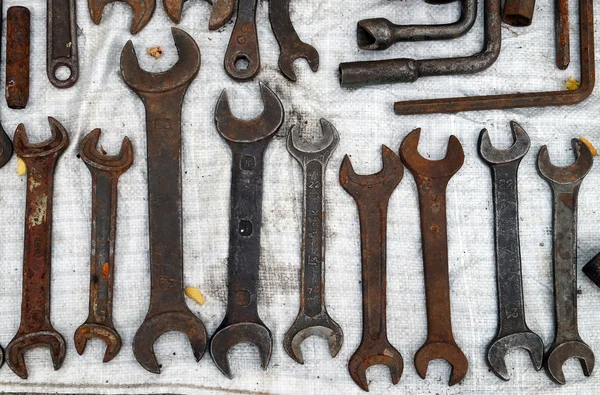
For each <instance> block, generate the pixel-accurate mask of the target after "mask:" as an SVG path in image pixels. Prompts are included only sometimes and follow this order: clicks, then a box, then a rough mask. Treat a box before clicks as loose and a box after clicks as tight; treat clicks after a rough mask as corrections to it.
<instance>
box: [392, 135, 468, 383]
mask: <svg viewBox="0 0 600 395" xmlns="http://www.w3.org/2000/svg"><path fill="white" fill-rule="evenodd" d="M420 135H421V129H415V130H413V131H412V132H410V133H409V134H408V135H407V136H406V137H405V138H404V140H403V141H402V145H401V146H400V157H401V158H402V161H403V162H404V165H405V166H406V167H407V168H408V170H410V172H411V173H412V175H413V177H414V178H415V182H416V184H417V191H418V193H419V211H420V214H421V239H422V243H423V265H424V276H425V298H426V303H427V340H426V341H425V344H423V346H421V348H420V349H419V350H418V351H417V353H416V354H415V368H416V369H417V373H418V374H419V376H421V378H423V379H424V378H425V376H426V375H427V367H428V365H429V362H430V361H432V360H434V359H444V360H446V361H447V362H448V363H449V364H450V365H452V373H451V374H450V381H449V383H448V384H449V385H454V384H457V383H459V382H460V381H462V379H463V378H464V377H465V375H466V374H467V371H468V368H469V362H468V361H467V357H466V356H465V354H464V353H463V352H462V350H461V349H460V348H459V347H458V345H457V344H456V341H455V340H454V335H453V334H452V318H451V308H450V278H449V274H448V236H447V228H446V187H447V185H448V182H449V181H450V179H451V178H452V176H453V175H454V174H456V172H457V171H458V170H459V169H460V168H461V167H462V165H463V162H464V160H465V154H464V152H463V149H462V146H461V144H460V141H458V139H457V138H456V137H455V136H450V140H449V141H448V148H447V151H446V157H445V158H444V159H441V160H435V161H432V160H428V159H425V158H423V157H422V156H421V154H419V150H418V145H419V137H420Z"/></svg>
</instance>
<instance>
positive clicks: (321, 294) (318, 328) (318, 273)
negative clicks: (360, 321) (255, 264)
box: [283, 118, 344, 364]
mask: <svg viewBox="0 0 600 395" xmlns="http://www.w3.org/2000/svg"><path fill="white" fill-rule="evenodd" d="M321 130H322V131H323V135H322V136H321V137H320V139H318V140H317V141H314V140H307V139H301V138H300V132H299V129H298V127H297V126H296V125H294V126H293V127H292V129H291V130H290V132H289V133H288V137H287V149H288V152H289V153H290V155H292V156H293V157H294V158H295V159H296V160H297V161H298V162H299V163H300V165H301V166H302V171H303V179H304V196H303V199H302V202H303V210H302V259H303V262H302V279H301V283H300V311H299V312H298V316H297V317H296V320H295V321H294V323H293V324H292V326H291V327H290V328H289V329H288V331H287V332H286V333H285V336H284V337H283V348H284V349H285V351H286V352H287V353H288V355H289V356H290V357H291V358H292V359H293V360H294V361H296V362H298V363H300V364H303V363H304V357H303V356H302V349H301V348H300V346H301V345H302V342H303V341H304V339H306V338H308V337H309V336H320V337H322V338H324V339H326V340H327V341H328V344H329V352H330V353H331V356H332V357H335V356H336V355H337V353H338V352H339V351H340V349H341V348H342V343H343V342H344V333H343V332H342V328H340V326H339V325H338V323H337V322H335V321H334V320H333V319H332V318H331V317H330V316H329V313H328V312H327V309H326V307H325V169H326V167H327V162H329V158H330V157H331V155H332V154H333V151H334V150H335V148H336V147H337V145H338V142H339V141H340V137H339V134H338V132H337V130H335V128H334V127H333V125H332V124H331V123H329V122H328V121H327V120H326V119H323V118H322V119H321Z"/></svg>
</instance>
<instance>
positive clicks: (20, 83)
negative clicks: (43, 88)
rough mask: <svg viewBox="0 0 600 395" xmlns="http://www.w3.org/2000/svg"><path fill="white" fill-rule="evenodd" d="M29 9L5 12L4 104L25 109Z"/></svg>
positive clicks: (27, 73)
mask: <svg viewBox="0 0 600 395" xmlns="http://www.w3.org/2000/svg"><path fill="white" fill-rule="evenodd" d="M29 21H30V16H29V9H27V8H26V7H20V6H15V7H10V8H9V9H8V11H7V12H6V104H8V107H10V108H25V107H26V106H27V101H28V100H29V48H30V40H29V35H30V28H29Z"/></svg>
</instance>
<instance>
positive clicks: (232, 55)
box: [223, 0, 260, 81]
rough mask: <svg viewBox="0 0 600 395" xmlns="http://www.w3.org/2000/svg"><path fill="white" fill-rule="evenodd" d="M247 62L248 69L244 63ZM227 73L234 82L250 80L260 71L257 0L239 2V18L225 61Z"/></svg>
mask: <svg viewBox="0 0 600 395" xmlns="http://www.w3.org/2000/svg"><path fill="white" fill-rule="evenodd" d="M244 62H246V63H247V64H246V65H245V66H246V67H242V63H244ZM223 63H224V66H225V72H226V73H227V75H228V76H230V77H231V78H233V79H234V80H240V81H244V80H249V79H250V78H254V77H256V75H257V74H258V72H259V71H260V52H259V49H258V35H257V33H256V0H238V9H237V18H236V20H235V26H234V27H233V30H232V31H231V37H230V38H229V44H228V45H227V51H226V52H225V59H224V62H223Z"/></svg>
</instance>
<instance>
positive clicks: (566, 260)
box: [537, 139, 595, 384]
mask: <svg viewBox="0 0 600 395" xmlns="http://www.w3.org/2000/svg"><path fill="white" fill-rule="evenodd" d="M571 144H572V145H573V151H574V152H575V157H576V159H575V163H573V164H571V165H570V166H567V167H558V166H555V165H553V164H552V162H550V155H549V154H548V148H547V147H546V146H545V145H544V146H543V147H542V148H541V149H540V153H539V155H538V161H537V165H538V171H539V173H540V176H541V177H542V178H543V179H545V180H546V181H547V182H548V184H549V185H550V188H551V189H552V228H553V230H552V255H553V259H552V260H553V262H554V309H555V319H556V334H555V337H554V342H553V343H552V346H550V349H549V350H548V352H546V357H545V360H544V365H545V367H546V370H547V372H548V375H549V376H550V378H551V379H552V380H554V381H556V382H557V383H559V384H565V383H566V381H565V374H564V372H563V369H562V367H563V364H564V363H565V362H566V360H567V359H570V358H577V359H579V362H580V363H581V369H582V370H583V374H584V375H585V376H589V375H591V374H592V371H593V370H594V361H595V360H594V353H593V352H592V349H591V348H590V347H589V346H588V345H587V344H585V343H584V342H583V340H581V336H579V330H578V328H577V197H578V195H579V187H580V186H581V182H582V181H583V178H584V177H585V176H586V174H587V173H588V172H589V171H590V169H591V168H592V165H593V163H594V158H593V156H592V153H591V152H590V149H589V148H588V146H587V145H585V144H584V143H583V142H582V141H581V140H579V139H572V140H571Z"/></svg>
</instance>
